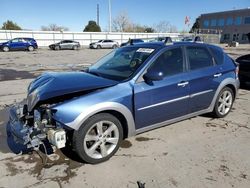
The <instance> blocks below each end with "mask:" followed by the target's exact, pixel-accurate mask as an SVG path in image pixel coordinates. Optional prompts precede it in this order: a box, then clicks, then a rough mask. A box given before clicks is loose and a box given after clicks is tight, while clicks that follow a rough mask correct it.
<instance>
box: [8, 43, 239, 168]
mask: <svg viewBox="0 0 250 188" xmlns="http://www.w3.org/2000/svg"><path fill="white" fill-rule="evenodd" d="M238 88H239V79H238V66H237V64H236V63H235V62H234V60H232V59H231V58H230V57H229V56H228V55H227V54H225V53H224V52H223V50H222V49H221V48H219V47H217V46H213V45H209V44H202V43H195V42H192V43H191V42H179V43H171V44H167V45H166V44H165V43H164V42H156V43H153V42H152V43H140V44H133V45H129V46H125V47H122V48H118V49H115V50H113V51H112V52H111V53H109V54H108V55H106V56H105V57H103V58H102V59H100V60H99V61H98V62H97V63H96V64H94V65H92V66H91V67H89V68H88V69H87V70H86V71H83V72H61V73H45V74H43V75H41V76H39V77H38V78H37V79H35V80H34V81H33V82H32V83H31V84H30V85H29V88H28V95H27V100H26V102H24V104H17V105H15V106H13V107H12V108H11V110H10V120H9V126H10V132H11V133H12V135H14V136H15V138H16V140H18V141H19V142H21V143H23V144H24V145H26V146H27V147H28V148H39V146H40V144H43V142H47V143H50V145H52V146H53V147H56V148H63V147H65V146H69V147H70V148H72V149H73V150H74V151H75V152H76V153H77V154H78V155H79V156H80V157H81V159H82V160H84V161H85V162H88V163H92V164H95V163H100V162H103V161H106V160H108V159H109V158H110V157H111V156H113V155H114V154H115V152H116V151H117V150H118V148H119V146H120V144H121V141H122V140H123V139H125V138H127V137H131V136H134V135H136V134H140V133H142V132H145V131H149V130H151V129H155V128H158V127H161V126H165V125H167V124H170V123H174V122H178V121H180V120H184V119H187V118H191V117H194V116H197V115H200V114H204V113H209V112H213V114H214V116H215V117H219V118H221V117H225V116H226V115H227V114H228V113H229V112H230V110H231V108H232V105H233V102H234V100H235V98H236V95H237V90H238Z"/></svg>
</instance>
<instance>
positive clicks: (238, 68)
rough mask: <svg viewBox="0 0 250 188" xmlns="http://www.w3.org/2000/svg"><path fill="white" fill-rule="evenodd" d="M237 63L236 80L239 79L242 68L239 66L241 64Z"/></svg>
mask: <svg viewBox="0 0 250 188" xmlns="http://www.w3.org/2000/svg"><path fill="white" fill-rule="evenodd" d="M235 63H236V68H235V75H236V78H238V75H239V71H240V66H239V63H237V62H235Z"/></svg>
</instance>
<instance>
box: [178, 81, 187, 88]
mask: <svg viewBox="0 0 250 188" xmlns="http://www.w3.org/2000/svg"><path fill="white" fill-rule="evenodd" d="M188 84H189V82H188V81H182V82H180V83H178V84H177V86H179V87H185V86H186V85H188Z"/></svg>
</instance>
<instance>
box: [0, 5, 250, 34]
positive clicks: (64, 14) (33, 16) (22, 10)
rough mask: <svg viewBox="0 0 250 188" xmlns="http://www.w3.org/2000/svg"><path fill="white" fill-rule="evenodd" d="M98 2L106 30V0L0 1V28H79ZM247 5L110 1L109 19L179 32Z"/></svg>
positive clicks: (105, 29)
mask: <svg viewBox="0 0 250 188" xmlns="http://www.w3.org/2000/svg"><path fill="white" fill-rule="evenodd" d="M97 4H99V10H100V26H101V29H102V30H103V31H107V30H108V22H109V13H108V0H0V27H1V26H2V24H3V22H5V21H6V20H12V21H14V22H16V23H17V24H18V25H19V26H21V27H22V28H24V29H29V30H40V29H41V26H48V25H49V24H57V25H60V26H65V27H68V28H69V29H70V31H82V30H83V28H84V27H85V25H87V23H88V21H89V20H96V19H97V18H96V17H97V16H96V14H97V13H96V12H97V11H96V7H97ZM247 7H250V0H189V1H187V0H174V1H171V0H111V13H112V18H115V17H116V16H117V15H119V14H120V13H121V12H126V13H127V14H128V16H129V18H130V20H131V21H132V22H133V23H137V24H140V25H147V26H153V25H154V24H157V23H159V22H160V21H168V22H169V23H170V24H172V25H175V26H176V27H177V29H178V31H181V30H183V29H188V28H187V26H185V24H184V20H185V17H186V16H189V17H190V18H191V20H190V25H191V26H192V23H193V22H194V21H195V19H196V18H197V17H198V16H199V15H200V14H202V13H210V12H219V11H226V10H233V9H242V8H247Z"/></svg>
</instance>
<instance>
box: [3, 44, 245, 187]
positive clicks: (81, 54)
mask: <svg viewBox="0 0 250 188" xmlns="http://www.w3.org/2000/svg"><path fill="white" fill-rule="evenodd" d="M249 49H250V47H249V46H243V47H239V48H226V47H225V50H226V52H227V53H228V54H229V55H230V56H232V57H233V58H235V57H238V56H240V55H243V54H247V53H249ZM109 51H110V50H89V49H83V50H78V51H70V50H69V51H49V50H46V49H42V50H38V51H34V52H31V53H30V52H9V53H3V52H0V188H3V187H27V188H28V187H46V188H48V187H98V188H99V187H102V188H106V187H107V188H110V187H114V188H117V187H119V188H122V187H131V188H137V187H139V186H138V183H141V184H144V183H145V187H146V188H152V187H159V188H162V187H220V188H224V187H225V188H226V187H241V188H242V187H245V188H248V187H250V159H249V156H250V146H249V142H250V124H249V123H250V108H249V106H250V91H249V89H241V90H240V91H239V95H238V97H237V100H236V102H235V104H234V107H233V109H232V112H231V113H230V114H229V115H228V116H227V117H226V118H222V119H213V118H211V117H209V116H207V115H206V116H198V117H195V118H191V119H188V120H185V121H182V122H179V123H175V124H172V125H169V126H166V127H163V128H160V129H156V130H153V131H150V132H147V133H143V134H140V135H138V136H136V137H132V138H129V139H127V140H125V141H124V142H123V143H122V146H121V148H120V149H119V151H118V152H117V153H116V155H115V156H114V157H112V158H111V159H110V160H109V161H107V162H105V163H102V164H98V165H88V164H83V163H80V161H79V159H78V158H77V156H76V155H74V154H73V153H72V152H69V151H67V150H58V151H57V152H56V153H55V154H52V155H50V156H49V157H48V158H46V157H45V155H44V154H43V153H42V152H40V151H33V152H29V153H27V154H20V153H19V154H15V153H18V151H19V149H20V147H21V146H19V145H16V144H14V142H13V139H12V137H9V136H7V135H6V122H7V120H8V108H9V105H11V104H13V103H14V102H15V101H21V100H23V99H24V98H25V96H26V88H27V86H28V84H29V83H30V81H31V80H32V79H33V78H34V77H36V76H37V75H40V74H41V73H42V72H46V71H75V70H81V69H83V68H84V67H87V66H89V65H90V64H91V63H93V62H95V61H96V60H97V59H98V58H99V57H101V56H103V55H104V54H107V53H108V52H109Z"/></svg>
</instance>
